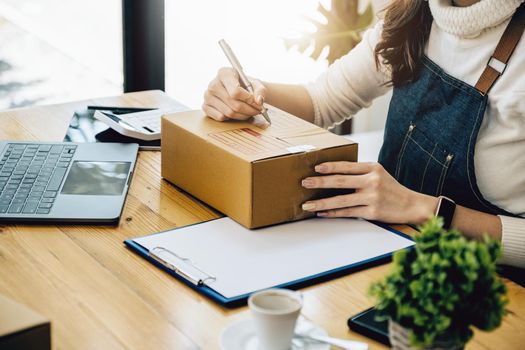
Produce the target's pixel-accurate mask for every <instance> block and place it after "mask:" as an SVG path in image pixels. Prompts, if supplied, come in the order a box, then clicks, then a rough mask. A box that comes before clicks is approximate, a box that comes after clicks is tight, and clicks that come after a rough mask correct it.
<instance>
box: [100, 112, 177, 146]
mask: <svg viewBox="0 0 525 350" xmlns="http://www.w3.org/2000/svg"><path fill="white" fill-rule="evenodd" d="M185 110H187V108H186V107H184V106H180V107H177V108H175V109H169V110H168V109H153V110H149V111H142V112H134V113H126V114H116V113H113V112H112V111H105V110H97V111H95V114H94V117H95V118H96V119H98V120H100V121H102V122H104V123H106V124H107V125H108V126H109V127H110V128H112V129H113V130H115V131H117V132H118V133H120V134H122V135H125V136H129V137H134V138H136V139H140V140H144V141H153V140H159V139H160V121H161V118H162V116H163V115H164V114H169V113H174V112H182V111H185Z"/></svg>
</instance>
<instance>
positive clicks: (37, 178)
mask: <svg viewBox="0 0 525 350" xmlns="http://www.w3.org/2000/svg"><path fill="white" fill-rule="evenodd" d="M76 148H77V146H76V145H64V144H57V145H53V144H34V143H30V144H21V143H9V144H7V147H6V148H5V150H6V151H5V153H4V154H3V155H2V158H0V214H6V213H8V214H49V212H50V211H51V208H52V207H53V204H54V202H55V199H56V197H57V194H58V190H59V188H60V185H61V184H62V180H63V178H64V176H65V175H66V173H67V169H68V167H69V164H70V163H71V159H72V158H73V155H74V154H75V151H76Z"/></svg>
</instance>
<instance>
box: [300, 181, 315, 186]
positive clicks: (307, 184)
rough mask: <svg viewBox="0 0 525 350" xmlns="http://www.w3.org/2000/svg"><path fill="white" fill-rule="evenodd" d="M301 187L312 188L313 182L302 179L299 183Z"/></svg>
mask: <svg viewBox="0 0 525 350" xmlns="http://www.w3.org/2000/svg"><path fill="white" fill-rule="evenodd" d="M301 185H302V186H303V187H306V188H312V187H314V181H313V180H312V179H304V180H303V181H301Z"/></svg>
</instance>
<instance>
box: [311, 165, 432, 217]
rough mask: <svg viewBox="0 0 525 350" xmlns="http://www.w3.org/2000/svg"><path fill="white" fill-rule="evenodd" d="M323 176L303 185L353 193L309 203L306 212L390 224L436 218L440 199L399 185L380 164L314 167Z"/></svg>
mask: <svg viewBox="0 0 525 350" xmlns="http://www.w3.org/2000/svg"><path fill="white" fill-rule="evenodd" d="M315 171H316V172H318V173H319V174H323V175H324V176H315V177H308V178H306V179H304V180H303V181H302V186H303V187H306V188H349V189H355V192H354V193H351V194H346V195H340V196H335V197H331V198H325V199H319V200H314V201H309V202H306V203H304V204H303V210H306V211H315V212H317V215H318V216H322V217H360V218H364V219H368V220H379V221H383V222H388V223H400V224H401V223H403V224H406V223H410V224H420V223H422V222H424V221H425V220H426V219H428V218H429V217H431V216H432V215H433V214H434V211H435V209H436V206H437V202H438V199H437V198H436V197H432V196H427V195H424V194H421V193H418V192H415V191H412V190H410V189H408V188H406V187H404V186H402V185H401V184H400V183H399V182H397V181H396V180H395V179H394V178H393V177H392V176H391V175H390V174H389V173H388V172H387V171H386V170H385V169H384V168H383V166H382V165H381V164H378V163H353V162H329V163H322V164H319V165H317V166H316V167H315Z"/></svg>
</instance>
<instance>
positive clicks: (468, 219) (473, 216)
mask: <svg viewBox="0 0 525 350" xmlns="http://www.w3.org/2000/svg"><path fill="white" fill-rule="evenodd" d="M452 227H453V228H456V229H458V230H459V231H461V232H463V234H465V236H468V237H471V238H482V237H483V236H484V235H489V236H490V237H492V238H494V239H497V240H501V231H502V230H501V219H500V218H499V217H498V216H497V215H491V214H487V213H483V212H481V211H477V210H473V209H469V208H465V207H462V206H460V205H458V206H456V212H455V214H454V219H453V220H452Z"/></svg>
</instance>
